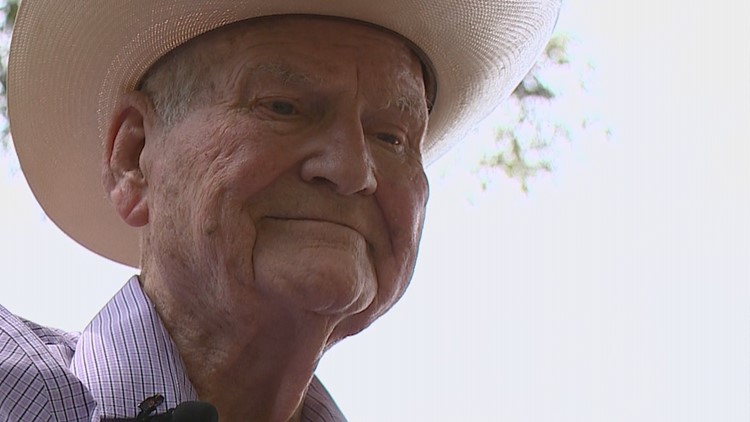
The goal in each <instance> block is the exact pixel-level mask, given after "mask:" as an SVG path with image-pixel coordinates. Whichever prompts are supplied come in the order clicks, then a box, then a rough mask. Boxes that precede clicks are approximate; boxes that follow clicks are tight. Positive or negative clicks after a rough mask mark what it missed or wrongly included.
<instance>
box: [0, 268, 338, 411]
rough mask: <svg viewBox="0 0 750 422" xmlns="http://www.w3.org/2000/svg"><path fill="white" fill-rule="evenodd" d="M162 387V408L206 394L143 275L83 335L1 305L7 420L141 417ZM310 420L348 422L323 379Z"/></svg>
mask: <svg viewBox="0 0 750 422" xmlns="http://www.w3.org/2000/svg"><path fill="white" fill-rule="evenodd" d="M156 393H159V394H162V395H163V396H164V398H165V401H164V403H163V404H161V405H160V406H159V407H158V408H157V411H156V412H155V413H163V412H165V411H166V410H167V409H169V408H173V407H175V406H177V405H178V404H179V403H181V402H184V401H189V400H198V396H197V394H196V392H195V389H194V388H193V385H192V384H191V383H190V380H189V379H188V377H187V374H186V372H185V366H184V364H183V363H182V359H180V355H179V353H178V352H177V348H176V347H175V345H174V343H173V342H172V340H171V338H170V337H169V334H168V333H167V330H166V329H165V328H164V325H163V324H162V322H161V320H160V319H159V316H158V314H157V313H156V310H155V309H154V306H153V304H152V303H151V302H150V301H149V299H148V298H147V297H146V295H145V294H144V293H143V290H141V286H140V284H139V282H138V278H137V277H133V278H131V279H130V281H128V283H127V284H126V285H125V287H123V288H122V290H120V292H119V293H117V294H116V295H115V297H113V298H112V300H111V301H110V302H109V303H108V304H107V305H106V306H105V307H104V309H102V311H101V312H99V314H98V315H97V316H96V317H95V318H94V320H93V321H91V324H89V326H88V327H86V329H85V330H84V331H83V333H81V334H80V335H79V334H78V333H66V332H64V331H61V330H57V329H53V328H47V327H42V326H39V325H36V324H34V323H32V322H29V321H26V320H24V319H21V318H19V317H16V316H15V315H13V314H11V313H10V312H8V311H7V310H6V309H5V308H3V307H2V306H0V420H1V421H24V422H25V421H35V422H37V421H65V422H78V421H81V422H89V421H91V422H99V421H100V420H101V419H102V418H134V417H135V416H136V414H137V413H138V404H139V403H140V402H141V401H143V399H145V398H146V397H149V396H152V395H154V394H156ZM302 420H303V421H305V422H339V421H346V418H344V416H343V415H342V413H341V411H340V410H339V408H338V407H337V406H336V403H335V402H334V401H333V399H332V398H331V396H330V395H329V394H328V392H327V391H326V389H325V387H323V385H322V384H321V383H320V381H319V380H318V379H317V377H313V380H312V382H311V384H310V388H309V389H308V392H307V396H306V397H305V401H304V404H303V409H302Z"/></svg>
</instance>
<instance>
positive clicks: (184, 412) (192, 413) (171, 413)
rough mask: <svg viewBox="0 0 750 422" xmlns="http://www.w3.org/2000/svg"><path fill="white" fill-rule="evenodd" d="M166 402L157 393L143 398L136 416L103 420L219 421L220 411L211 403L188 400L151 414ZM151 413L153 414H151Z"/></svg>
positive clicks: (139, 421) (133, 421)
mask: <svg viewBox="0 0 750 422" xmlns="http://www.w3.org/2000/svg"><path fill="white" fill-rule="evenodd" d="M163 402H164V396H162V395H161V394H157V395H155V396H151V397H149V398H147V399H146V400H143V401H142V402H141V404H139V405H138V408H139V409H140V410H141V411H140V413H138V416H136V417H135V418H114V419H107V418H102V420H101V422H219V413H218V412H217V411H216V408H215V407H214V406H213V405H211V404H210V403H206V402H201V401H186V402H183V403H180V404H179V405H177V407H175V408H174V409H169V410H167V411H166V413H162V414H159V415H151V413H153V412H154V410H156V407H157V406H159V405H160V404H162V403H163ZM150 415H151V416H150Z"/></svg>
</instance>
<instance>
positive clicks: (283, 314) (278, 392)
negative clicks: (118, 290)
mask: <svg viewBox="0 0 750 422" xmlns="http://www.w3.org/2000/svg"><path fill="white" fill-rule="evenodd" d="M144 291H145V292H146V294H147V295H148V296H149V297H150V299H151V301H152V302H153V303H154V305H155V306H156V310H157V312H158V313H159V315H160V317H161V319H162V320H163V322H164V325H165V326H166V328H167V330H168V331H169V333H170V336H171V337H172V340H173V341H174V343H175V345H176V346H177V348H178V350H179V351H180V356H181V357H182V360H183V362H184V363H185V367H186V369H187V373H188V376H189V378H190V381H191V382H192V384H193V386H194V387H195V389H196V392H197V393H198V396H199V398H200V400H203V401H207V402H209V403H211V404H213V405H214V406H216V408H217V409H218V411H219V416H220V418H221V420H222V421H228V422H232V421H247V420H252V421H296V420H299V418H300V415H301V411H302V403H303V401H304V397H305V394H306V393H307V388H308V386H309V383H310V380H311V379H312V376H313V372H314V371H315V367H316V366H317V363H318V360H319V358H320V356H321V355H322V354H323V351H324V349H325V346H326V341H327V339H328V337H329V335H330V331H331V328H330V327H331V321H327V320H325V319H324V318H322V317H320V316H315V315H311V314H309V313H306V312H298V311H290V310H289V309H287V308H285V307H283V306H281V304H278V303H272V302H270V301H268V300H255V301H253V302H252V303H248V300H247V299H248V297H247V296H243V297H242V299H241V300H239V299H238V296H236V295H227V297H224V298H223V299H222V300H219V301H217V300H216V298H215V297H213V298H210V299H209V298H199V297H196V296H200V295H195V294H193V295H190V296H191V297H190V298H189V299H186V296H184V295H175V294H173V293H174V292H175V291H178V292H179V291H181V290H179V289H178V290H175V289H169V288H166V286H165V285H164V284H163V283H158V282H156V280H154V279H153V277H152V276H151V275H150V277H149V280H148V281H146V282H144ZM217 303H218V304H221V306H217ZM240 304H241V305H242V306H239V305H240Z"/></svg>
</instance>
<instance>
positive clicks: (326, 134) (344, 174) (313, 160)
mask: <svg viewBox="0 0 750 422" xmlns="http://www.w3.org/2000/svg"><path fill="white" fill-rule="evenodd" d="M352 114H354V113H352ZM310 142H312V143H313V145H312V148H311V150H310V153H309V154H308V155H307V157H306V158H305V161H304V162H303V163H302V169H301V177H302V179H303V180H304V181H306V182H308V183H323V184H327V185H329V186H330V187H331V188H332V189H333V190H334V191H336V192H337V193H339V194H341V195H354V194H364V195H371V194H373V193H375V191H376V190H377V187H378V182H377V179H376V177H375V170H374V169H375V163H374V161H373V159H372V155H371V152H370V148H369V146H368V144H367V140H366V137H365V134H364V130H363V128H362V123H361V122H360V120H359V118H358V116H357V117H356V118H354V117H352V118H347V119H344V118H339V119H337V120H336V121H334V122H332V123H331V124H330V125H328V127H326V128H325V129H323V130H321V131H319V132H318V133H317V134H316V135H315V137H314V138H313V139H311V140H310Z"/></svg>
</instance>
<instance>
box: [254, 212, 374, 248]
mask: <svg viewBox="0 0 750 422" xmlns="http://www.w3.org/2000/svg"><path fill="white" fill-rule="evenodd" d="M264 218H268V219H271V220H279V221H314V222H319V223H329V224H335V225H337V226H341V227H345V228H347V229H349V230H352V231H354V232H355V233H359V235H360V236H362V238H363V239H364V240H365V244H366V245H367V250H368V251H369V252H370V253H372V252H373V249H374V245H373V242H372V239H371V237H370V236H369V234H368V233H366V232H364V231H363V230H362V229H360V228H357V227H355V226H354V225H352V224H350V223H347V222H345V221H341V220H333V219H330V218H319V217H297V216H294V217H292V216H278V215H269V216H266V217H264Z"/></svg>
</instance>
